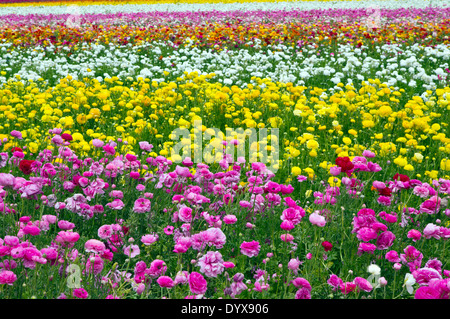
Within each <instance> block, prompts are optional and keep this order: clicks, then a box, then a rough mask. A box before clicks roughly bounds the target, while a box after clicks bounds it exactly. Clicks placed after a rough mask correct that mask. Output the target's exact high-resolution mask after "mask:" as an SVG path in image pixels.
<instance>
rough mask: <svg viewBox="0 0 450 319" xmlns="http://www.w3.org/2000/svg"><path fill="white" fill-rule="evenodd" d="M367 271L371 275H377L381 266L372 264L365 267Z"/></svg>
mask: <svg viewBox="0 0 450 319" xmlns="http://www.w3.org/2000/svg"><path fill="white" fill-rule="evenodd" d="M367 271H368V272H369V273H371V274H372V275H379V274H380V273H381V268H380V267H378V266H377V265H375V264H372V265H370V266H369V267H367Z"/></svg>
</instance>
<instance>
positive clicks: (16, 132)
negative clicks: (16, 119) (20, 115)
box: [11, 130, 22, 140]
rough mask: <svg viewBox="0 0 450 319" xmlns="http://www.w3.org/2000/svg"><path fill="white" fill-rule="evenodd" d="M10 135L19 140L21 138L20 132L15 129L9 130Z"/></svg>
mask: <svg viewBox="0 0 450 319" xmlns="http://www.w3.org/2000/svg"><path fill="white" fill-rule="evenodd" d="M11 136H14V137H15V138H17V139H19V140H21V139H22V133H21V132H19V131H16V130H12V131H11Z"/></svg>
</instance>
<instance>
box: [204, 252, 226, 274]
mask: <svg viewBox="0 0 450 319" xmlns="http://www.w3.org/2000/svg"><path fill="white" fill-rule="evenodd" d="M197 266H200V272H202V273H204V274H205V275H206V276H207V277H217V276H218V275H220V274H221V273H222V272H223V270H224V268H225V267H224V265H223V258H222V254H221V253H220V252H218V251H216V252H214V251H208V252H207V253H206V254H205V255H203V256H202V257H201V258H200V259H199V260H198V263H197Z"/></svg>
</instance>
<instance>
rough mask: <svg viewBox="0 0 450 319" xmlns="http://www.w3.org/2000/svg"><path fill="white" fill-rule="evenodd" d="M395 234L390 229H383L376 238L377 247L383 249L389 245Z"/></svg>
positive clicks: (391, 243) (392, 241)
mask: <svg viewBox="0 0 450 319" xmlns="http://www.w3.org/2000/svg"><path fill="white" fill-rule="evenodd" d="M394 240H395V235H394V233H393V232H391V231H385V232H383V233H381V234H380V236H378V238H377V249H379V250H384V249H388V248H389V247H391V246H392V245H393V243H394Z"/></svg>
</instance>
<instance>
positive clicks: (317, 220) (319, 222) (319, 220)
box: [309, 213, 327, 227]
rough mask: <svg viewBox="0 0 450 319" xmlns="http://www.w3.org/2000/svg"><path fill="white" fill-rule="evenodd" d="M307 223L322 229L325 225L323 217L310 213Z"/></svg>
mask: <svg viewBox="0 0 450 319" xmlns="http://www.w3.org/2000/svg"><path fill="white" fill-rule="evenodd" d="M309 221H310V222H311V224H313V225H316V226H319V227H323V226H325V224H326V223H327V221H326V220H325V217H323V216H322V215H319V214H318V213H312V214H311V215H309Z"/></svg>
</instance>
